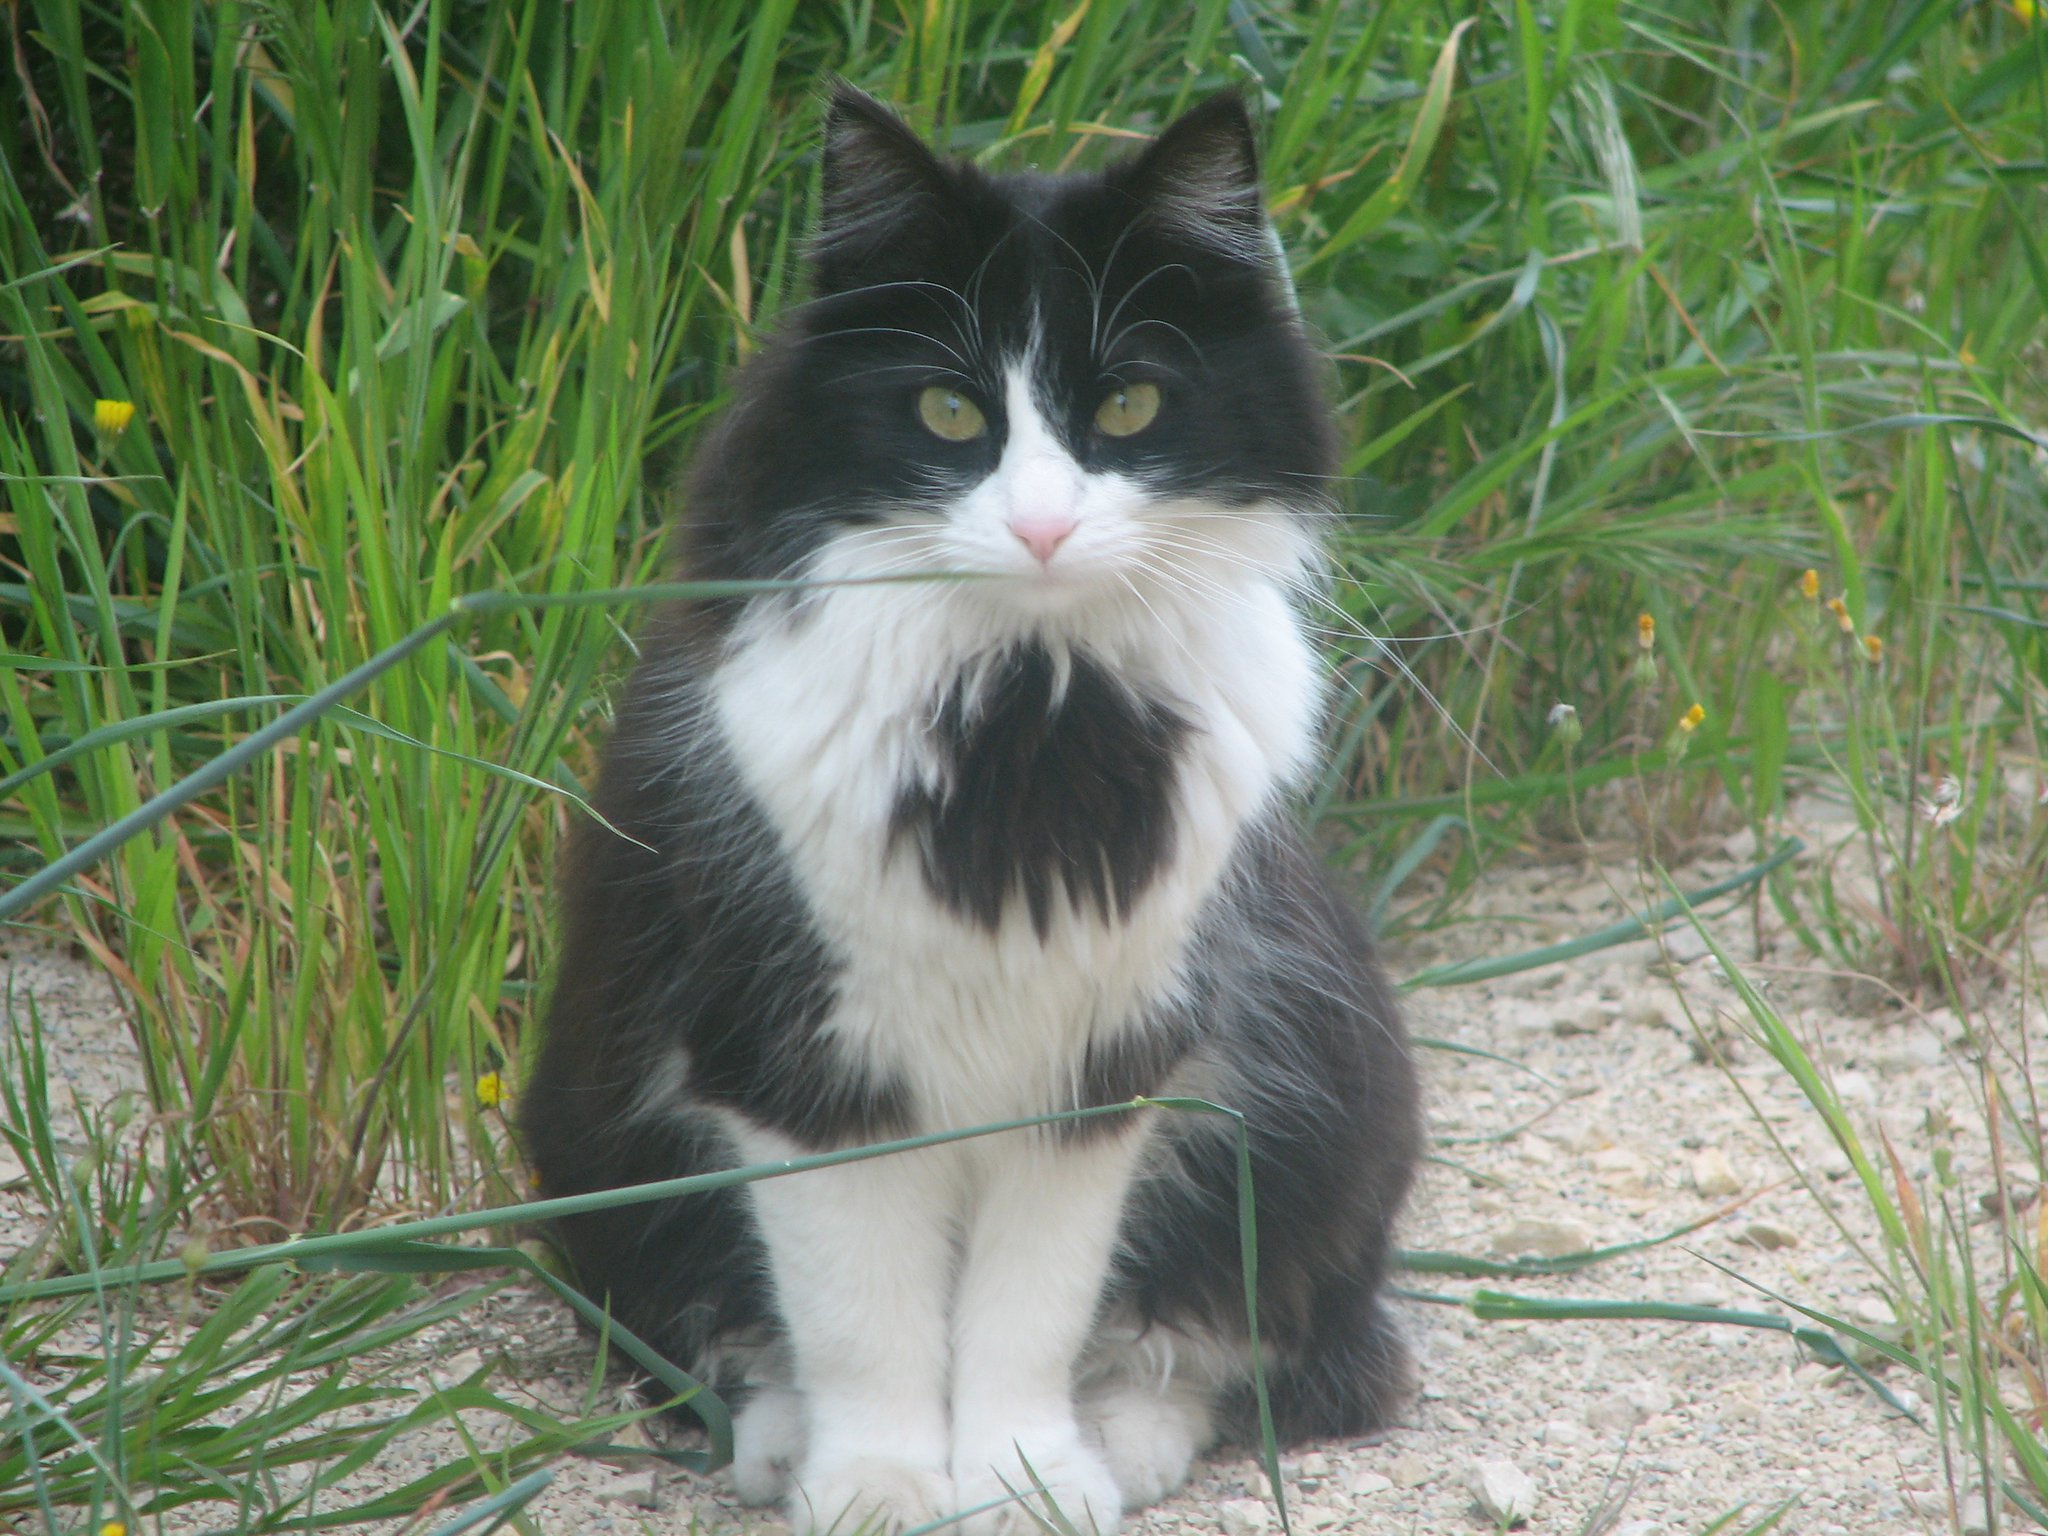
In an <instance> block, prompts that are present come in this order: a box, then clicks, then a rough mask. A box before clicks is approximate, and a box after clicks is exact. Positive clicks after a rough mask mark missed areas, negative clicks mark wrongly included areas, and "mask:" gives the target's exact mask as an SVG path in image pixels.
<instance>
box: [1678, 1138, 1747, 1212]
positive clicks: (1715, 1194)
mask: <svg viewBox="0 0 2048 1536" xmlns="http://www.w3.org/2000/svg"><path fill="white" fill-rule="evenodd" d="M1691 1172H1692V1187H1693V1188H1694V1189H1696V1190H1698V1191H1699V1192H1700V1193H1701V1194H1703V1195H1705V1196H1706V1197H1707V1198H1708V1199H1709V1200H1719V1199H1723V1198H1725V1197H1726V1196H1728V1195H1739V1194H1741V1193H1742V1180H1741V1179H1739V1178H1737V1177H1736V1174H1735V1165H1734V1164H1733V1163H1731V1162H1729V1161H1728V1154H1727V1153H1726V1152H1723V1151H1722V1150H1721V1149H1720V1148H1719V1147H1702V1148H1700V1150H1699V1151H1697V1152H1695V1153H1693V1155H1692V1169H1691Z"/></svg>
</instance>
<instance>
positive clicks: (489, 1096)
mask: <svg viewBox="0 0 2048 1536" xmlns="http://www.w3.org/2000/svg"><path fill="white" fill-rule="evenodd" d="M476 1101H477V1103H479V1104H481V1105H482V1106H483V1107H484V1108H485V1109H496V1108H497V1107H498V1106H499V1105H500V1104H502V1103H504V1102H505V1079H504V1078H502V1077H500V1076H499V1075H498V1074H497V1073H495V1072H486V1073H485V1074H484V1075H483V1076H482V1077H480V1078H478V1079H477V1080H476Z"/></svg>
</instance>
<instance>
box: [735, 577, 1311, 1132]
mask: <svg viewBox="0 0 2048 1536" xmlns="http://www.w3.org/2000/svg"><path fill="white" fill-rule="evenodd" d="M842 542H843V544H844V545H845V546H846V547H844V548H841V549H839V550H836V551H832V552H829V553H828V561H827V568H828V570H829V569H830V567H831V566H832V565H834V564H836V565H839V566H840V567H841V568H842V569H844V568H847V567H851V568H852V570H854V571H858V570H859V569H860V566H861V564H862V563H863V562H862V551H861V548H860V541H859V540H858V539H854V540H848V541H842ZM835 555H836V557H837V558H836V559H834V558H831V557H832V556H835ZM1235 571H1236V575H1237V578H1238V579H1237V580H1236V581H1234V582H1233V583H1232V590H1229V591H1228V592H1224V593H1218V592H1217V591H1216V590H1215V589H1214V588H1211V589H1210V591H1209V592H1208V594H1207V595H1205V596H1201V597H1196V596H1193V595H1191V591H1192V589H1190V588H1188V587H1186V586H1184V585H1183V586H1181V587H1173V586H1166V585H1163V584H1154V589H1153V590H1147V589H1146V587H1144V586H1137V585H1134V586H1133V587H1132V588H1131V589H1130V591H1129V595H1128V597H1125V598H1123V600H1121V601H1112V600H1106V599H1105V600H1103V601H1100V602H1092V603H1090V604H1088V605H1086V608H1085V612H1077V613H1063V614H1061V615H1060V618H1059V622H1058V623H1057V624H1056V625H1055V624H1051V623H1048V622H1046V621H1044V620H1042V619H1031V618H1028V617H1018V616H1016V613H1015V610H1014V608H1012V609H1010V610H1009V611H1008V613H1007V615H1006V611H1005V609H1004V608H1003V607H1002V606H1001V605H1000V604H997V603H992V602H991V600H990V599H991V594H989V593H988V592H987V591H986V590H985V589H982V590H977V588H976V587H975V585H974V584H972V583H962V584H957V585H909V584H906V585H887V586H863V587H839V588H831V589H825V590H821V591H819V592H816V593H814V594H811V595H810V596H809V597H808V598H807V599H806V601H805V603H804V604H803V607H802V611H801V612H800V613H798V614H797V615H795V616H791V615H790V614H788V613H787V612H783V613H779V614H771V613H763V614H760V615H758V616H756V617H754V618H752V619H749V620H746V621H743V622H742V626H741V629H740V631H739V632H738V633H737V635H736V636H735V640H734V643H733V645H732V647H731V648H730V650H729V652H728V654H727V658H726V660H725V662H724V663H723V664H722V665H721V666H720V667H719V669H718V670H717V672H716V673H715V674H714V676H713V678H712V686H711V696H712V705H713V709H714V711H715V713H716V715H717V718H718V722H719V725H720V728H721V729H722V731H723V734H724V735H725V738H726V740H727V742H728V743H729V744H730V747H731V749H732V752H733V755H734V757H735V759H736V761H737V763H738V766H739V768H740V772H741V775H742V777H743V778H744V779H745V781H746V783H747V785H748V787H749V788H750V789H751V790H752V792H753V793H754V795H755V796H756V797H757V798H758V799H759V801H760V803H761V804H762V806H763V807H764V809H765V810H766V811H767V814H768V816H769V818H770V820H771V821H772V822H773V824H774V825H775V827H776V829H777V831H778V833H779V834H780V836H781V839H782V842H783V846H784V848H785V851H786V852H787V853H788V855H789V857H790V859H791V862H792V864H793V866H794V868H795V870H796V873H797V877H798V882H799V885H800V888H801V889H802V892H803V894H804V896H805V897H806V898H807V900H808V902H809V904H810V907H811V916H812V920H813V921H814V922H815V923H817V925H818V927H819V929H820V930H821V932H822V933H823V935H824V936H825V938H826V940H827V942H828V943H829V944H830V945H831V946H832V948H833V949H834V950H835V951H836V955H837V958H838V959H839V961H840V963H841V966H842V969H841V972H840V977H839V986H838V991H837V1002H836V1007H835V1009H834V1011H833V1015H832V1018H831V1020H830V1022H829V1023H828V1025H827V1026H826V1027H827V1029H828V1030H829V1031H830V1032H831V1033H832V1034H834V1035H835V1036H836V1037H837V1038H838V1039H839V1041H840V1043H841V1044H842V1045H843V1046H844V1047H845V1048H847V1049H848V1050H850V1051H852V1052H853V1053H854V1054H855V1055H856V1058H857V1059H859V1060H861V1061H863V1062H864V1063H866V1064H867V1065H869V1066H871V1067H872V1068H874V1069H878V1070H880V1071H883V1072H886V1073H889V1074H891V1075H895V1076H899V1077H900V1078H901V1079H902V1080H903V1081H904V1082H905V1083H906V1084H907V1085H908V1086H909V1088H910V1091H911V1095H912V1101H913V1104H914V1107H915V1114H916V1117H917V1119H918V1121H919V1122H920V1123H921V1125H923V1126H925V1127H929V1128H939V1127H944V1126H957V1125H966V1124H973V1123H977V1122H980V1121H984V1120H988V1119H995V1118H1003V1117H1008V1116H1012V1115H1019V1114H1029V1113H1036V1112H1039V1111H1041V1110H1043V1109H1045V1108H1048V1107H1053V1106H1055V1105H1058V1104H1061V1103H1064V1102H1071V1094H1072V1091H1073V1088H1074V1087H1075V1085H1076V1083H1077V1081H1078V1074H1079V1072H1080V1069H1081V1065H1082V1062H1083V1059H1084V1053H1085V1049H1086V1046H1087V1043H1088V1042H1089V1040H1090V1039H1092V1038H1097V1037H1101V1036H1106V1035H1113V1034H1115V1033H1116V1032H1117V1031H1119V1030H1121V1029H1123V1028H1126V1027H1128V1026H1129V1025H1130V1024H1131V1023H1133V1022H1134V1021H1135V1020H1137V1019H1138V1018H1139V1017H1141V1016H1142V1014H1143V1012H1144V1010H1145V1009H1146V1007H1147V1006H1148V1005H1149V1004H1151V1003H1152V1002H1153V1001H1155V1000H1156V999H1159V998H1161V997H1164V996H1168V995H1170V994H1171V993H1172V991H1173V990H1174V988H1175V987H1176V986H1177V985H1178V984H1179V978H1180V971H1181V966H1182V962H1183V959H1184V956H1185V953H1186V946H1187V942H1188V937H1189V934H1190V931H1191V929H1192V927H1193V924H1194V922H1195V919H1196V917H1197V916H1198V915H1199V913H1200V911H1201V908H1202V906H1203V903H1204V902H1205V901H1206V900H1207V898H1208V897H1209V895H1210V893H1211V892H1212V891H1213V889H1214V888H1215V885H1216V882H1217V881H1218V879H1219V878H1220V877H1221V875H1222V872H1223V869H1224V866H1225V863H1226V861H1227V859H1228V857H1229V855H1230V851H1231V848H1232V845H1233V844H1234V842H1235V840H1236V837H1237V834H1238V830H1239V828H1240V827H1241V826H1242V825H1243V823H1244V822H1245V820H1246V819H1247V818H1249V817H1251V816H1253V815H1255V814H1256V813H1257V812H1258V811H1259V810H1260V809H1261V808H1262V807H1263V806H1264V805H1265V804H1266V803H1267V801H1268V800H1269V799H1270V797H1272V796H1273V795H1275V794H1276V793H1278V792H1280V791H1281V790H1282V789H1283V788H1284V786H1285V785H1286V784H1287V783H1288V782H1289V781H1290V780H1291V779H1293V778H1294V777H1295V776H1296V775H1297V774H1298V772H1299V771H1300V769H1301V767H1302V764H1303V762H1304V760H1305V758H1306V755H1307V752H1308V749H1309V745H1310V740H1311V737H1312V734H1313V721H1314V714H1315V708H1316V699H1317V692H1318V688H1317V672H1316V662H1315V658H1314V654H1313V651H1312V649H1311V647H1310V646H1309V644H1308V642H1307V640H1306V637H1305V636H1304V635H1303V633H1302V631H1301V626H1300V622H1299V619H1298V618H1297V616H1296V615H1295V613H1294V611H1293V608H1292V606H1291V604H1290V603H1289V601H1288V599H1287V597H1286V595H1285V593H1284V591H1283V589H1282V587H1281V585H1280V583H1279V582H1278V581H1267V580H1253V581H1246V580H1245V579H1244V574H1245V567H1243V566H1242V565H1238V566H1236V567H1235ZM832 574H837V572H836V571H834V572H832ZM1006 627H1007V632H1006ZM1034 633H1035V634H1037V636H1038V637H1039V638H1040V639H1041V640H1042V642H1043V643H1045V644H1047V645H1048V646H1049V647H1050V648H1052V649H1054V651H1055V655H1056V657H1057V652H1058V648H1059V647H1060V646H1061V645H1063V644H1064V645H1072V646H1074V647H1077V648H1080V649H1085V651H1086V652H1087V653H1088V654H1089V655H1090V656H1092V657H1093V658H1095V659H1096V660H1097V661H1098V662H1099V663H1100V664H1102V665H1104V666H1105V667H1107V668H1108V669H1109V670H1110V672H1111V673H1112V675H1114V676H1115V677H1117V678H1119V679H1120V680H1122V681H1123V682H1125V683H1126V684H1127V685H1129V686H1131V687H1133V688H1135V689H1138V690H1141V691H1142V692H1144V693H1146V694H1148V695H1150V696H1152V697H1154V698H1157V699H1159V700H1161V701H1163V702H1165V703H1167V704H1168V705H1169V706H1170V707H1172V708H1173V709H1174V710H1175V711H1176V712H1177V713H1179V714H1180V715H1181V716H1182V717H1183V718H1185V719H1186V720H1188V721H1189V722H1190V724H1191V726H1192V730H1191V731H1190V733H1189V739H1188V741H1187V744H1186V745H1185V747H1184V748H1183V751H1182V754H1181V758H1180V762H1179V766H1178V770H1177V773H1176V779H1175V783H1174V786H1173V794H1172V804H1173V815H1174V822H1175V836H1174V840H1173V852H1172V856H1171V858H1170V860H1169V862H1168V863H1167V865H1166V866H1165V867H1164V868H1163V869H1162V870H1161V871H1159V872H1158V874H1157V875H1156V876H1155V878H1154V879H1153V880H1152V881H1151V882H1150V883H1149V884H1148V885H1147V886H1146V888H1145V890H1144V892H1143V894H1142V895H1141V896H1140V898H1139V899H1138V900H1137V901H1136V903H1135V904H1134V905H1133V906H1132V908H1131V910H1129V911H1128V912H1127V913H1125V914H1123V915H1122V916H1121V917H1110V918H1105V917H1104V916H1103V915H1102V914H1100V913H1099V912H1097V911H1096V910H1095V909H1094V908H1093V907H1091V906H1086V905H1084V906H1080V907H1076V906H1073V905H1071V904H1069V903H1067V902H1066V901H1065V900H1059V901H1056V902H1055V908H1054V913H1053V920H1052V923H1051V926H1050V929H1049V931H1048V932H1047V933H1046V934H1045V935H1044V936H1042V937H1041V935H1040V934H1039V932H1038V931H1037V930H1036V929H1034V927H1033V925H1032V923H1031V921H1030V919H1029V916H1028V915H1027V913H1026V912H1025V911H1024V910H1023V904H1022V902H1021V901H1018V902H1012V903H1011V904H1010V907H1009V909H1008V910H1006V913H1005V916H1004V918H1003V920H1002V922H1001V923H1000V924H999V925H998V926H997V927H996V928H995V929H994V930H993V931H991V930H990V929H988V928H986V927H983V926H980V925H978V924H976V923H975V922H973V921H972V920H971V919H969V918H967V917H964V916H962V915H961V914H960V913H958V912H956V911H954V910H952V909H951V908H949V907H947V906H946V905H945V904H943V903H942V902H940V901H939V900H937V899H936V898H935V897H934V896H933V894H932V893H931V891H930V890H929V888H928V886H927V884H926V881H925V879H924V876H923V872H922V870H921V869H920V867H919V864H918V861H917V859H916V858H915V857H913V856H911V855H910V853H909V850H908V849H907V848H905V847H903V846H902V845H901V844H900V842H898V843H896V844H894V845H893V846H892V827H891V821H892V815H893V813H894V811H895V808H896V804H897V799H898V796H899V794H900V793H901V791H902V789H903V787H904V786H905V785H906V784H908V783H911V782H914V781H915V779H917V778H925V779H929V778H930V777H931V776H932V775H933V774H934V773H935V772H936V771H937V770H936V765H935V764H934V762H933V761H932V755H931V754H932V737H931V727H932V724H933V721H932V712H933V710H934V708H935V707H936V703H937V701H938V699H939V698H940V697H941V696H942V695H943V692H944V690H945V688H946V686H947V685H948V684H949V683H950V682H951V681H952V680H953V679H954V678H955V677H956V676H957V675H958V673H959V671H960V669H961V667H962V666H963V664H966V663H968V662H971V661H972V660H973V659H974V658H976V657H982V656H987V655H989V654H990V653H991V652H992V650H995V649H999V648H1000V647H1001V646H1002V645H1003V644H1004V643H1005V642H1006V641H1011V640H1019V639H1023V638H1027V637H1029V636H1031V635H1032V634H1034Z"/></svg>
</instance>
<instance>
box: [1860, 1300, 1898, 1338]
mask: <svg viewBox="0 0 2048 1536" xmlns="http://www.w3.org/2000/svg"><path fill="white" fill-rule="evenodd" d="M1849 1315H1850V1316H1851V1317H1853V1318H1854V1319H1855V1320H1856V1321H1857V1322H1859V1323H1861V1324H1862V1325H1863V1326H1864V1327H1866V1328H1868V1329H1869V1330H1870V1331H1871V1332H1872V1333H1878V1332H1881V1331H1882V1330H1884V1329H1886V1328H1896V1327H1898V1325H1899V1317H1898V1314H1897V1313H1896V1312H1894V1311H1893V1310H1892V1304H1891V1303H1890V1302H1888V1301H1886V1300H1885V1299H1884V1298H1883V1297H1882V1296H1859V1297H1857V1298H1856V1300H1855V1302H1854V1304H1853V1305H1851V1306H1850V1308H1849Z"/></svg>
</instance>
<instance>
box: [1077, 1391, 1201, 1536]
mask: <svg viewBox="0 0 2048 1536" xmlns="http://www.w3.org/2000/svg"><path fill="white" fill-rule="evenodd" d="M1081 1419H1082V1422H1083V1423H1084V1424H1085V1425H1086V1426H1087V1429H1088V1433H1089V1436H1090V1438H1092V1439H1093V1440H1094V1441H1095V1442H1096V1443H1097V1444H1098V1445H1100V1446H1101V1447H1102V1456H1103V1459H1104V1460H1105V1461H1106V1462H1108V1463H1109V1470H1110V1475H1111V1476H1113V1477H1114V1478H1115V1479H1116V1485H1117V1487H1118V1488H1119V1489H1120V1490H1122V1493H1123V1501H1124V1509H1125V1511H1126V1512H1130V1511H1133V1510H1139V1509H1143V1508H1144V1507H1145V1506H1146V1505H1148V1504H1156V1503H1158V1502H1159V1501H1160V1500H1161V1499H1163V1498H1165V1497H1166V1496H1167V1495H1168V1494H1169V1493H1171V1492H1173V1490H1174V1489H1176V1488H1178V1487H1179V1486H1180V1485H1181V1484H1182V1483H1184V1482H1186V1481H1187V1480H1188V1467H1189V1465H1190V1463H1192V1462H1193V1461H1194V1459H1195V1457H1196V1456H1197V1455H1199V1454H1200V1453H1201V1452H1202V1451H1203V1450H1205V1449H1207V1447H1208V1445H1209V1443H1210V1441H1211V1440H1212V1439H1213V1438H1214V1430H1213V1428H1212V1426H1211V1423H1210V1417H1209V1402H1208V1398H1207V1397H1206V1395H1198V1394H1194V1393H1190V1392H1187V1391H1185V1390H1181V1391H1167V1392H1164V1393H1162V1392H1154V1391H1149V1390H1147V1389H1146V1388H1144V1387H1141V1386H1133V1385H1123V1386H1118V1387H1115V1388H1112V1389H1110V1390H1109V1391H1106V1392H1103V1393H1100V1394H1098V1395H1096V1396H1092V1397H1089V1398H1087V1399H1084V1400H1083V1402H1082V1404H1081Z"/></svg>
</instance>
